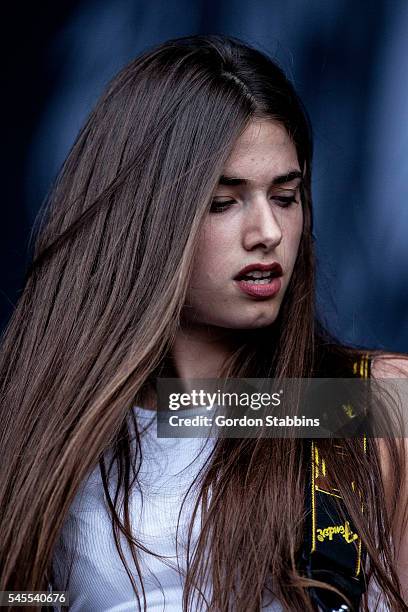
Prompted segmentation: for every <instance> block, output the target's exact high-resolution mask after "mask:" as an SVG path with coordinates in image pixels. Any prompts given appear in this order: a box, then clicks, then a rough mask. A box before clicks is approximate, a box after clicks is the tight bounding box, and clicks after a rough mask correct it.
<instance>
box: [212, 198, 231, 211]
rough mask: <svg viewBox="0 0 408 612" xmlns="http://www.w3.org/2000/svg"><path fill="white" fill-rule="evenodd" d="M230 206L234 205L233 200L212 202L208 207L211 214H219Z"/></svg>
mask: <svg viewBox="0 0 408 612" xmlns="http://www.w3.org/2000/svg"><path fill="white" fill-rule="evenodd" d="M232 204H234V200H225V201H224V202H219V201H217V200H213V201H212V202H211V206H210V212H211V213H221V212H224V211H225V210H227V209H228V208H229V207H230V206H231V205H232Z"/></svg>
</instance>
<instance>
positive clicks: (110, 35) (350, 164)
mask: <svg viewBox="0 0 408 612" xmlns="http://www.w3.org/2000/svg"><path fill="white" fill-rule="evenodd" d="M13 7H14V8H10V7H9V8H8V9H6V10H3V19H2V21H3V37H2V40H3V43H4V42H5V43H6V45H5V47H6V48H5V51H4V55H3V57H4V58H5V62H4V64H3V67H2V77H3V91H4V92H5V94H4V100H5V103H6V110H5V112H4V113H3V120H4V121H3V130H4V131H3V134H4V135H5V141H4V140H3V147H2V148H3V152H4V160H3V163H2V164H1V168H2V186H3V190H2V191H3V198H2V209H1V217H0V219H1V226H0V232H1V236H0V248H1V254H0V255H1V256H0V329H1V328H3V327H4V326H5V324H6V323H7V321H8V319H9V317H10V315H11V312H12V310H13V306H14V304H15V303H16V301H17V299H18V296H19V294H20V293H21V290H22V286H23V279H24V272H25V269H26V266H27V264H28V261H29V252H28V242H29V237H30V232H31V229H32V226H33V223H34V219H35V216H36V214H37V212H38V209H39V207H40V206H41V204H42V202H43V200H44V197H45V196H46V194H47V191H48V190H49V188H50V186H51V184H52V181H53V179H54V177H55V175H56V173H57V171H58V169H59V167H60V165H61V163H62V161H63V160H64V158H65V156H66V155H67V153H68V151H69V148H70V146H71V144H72V143H73V140H74V138H75V136H76V134H77V132H78V130H79V128H80V127H81V125H82V123H83V122H84V120H85V118H86V116H87V114H88V113H89V111H90V110H91V108H92V107H93V105H94V103H95V102H96V100H97V98H98V96H99V94H100V93H101V92H102V90H103V89H104V86H105V85H106V83H107V81H108V80H109V79H110V78H111V77H112V76H113V75H114V74H115V73H116V72H117V71H118V70H119V69H120V68H121V67H122V66H123V65H124V64H126V63H127V62H128V61H129V60H130V59H132V58H133V57H134V56H135V55H137V54H138V53H140V52H141V51H143V50H145V49H146V48H148V47H150V46H152V45H155V44H156V43H159V42H162V41H164V40H166V39H168V38H174V37H177V36H184V35H189V34H195V33H223V34H232V35H234V36H238V37H239V38H241V39H243V40H244V41H246V42H248V43H251V44H252V45H255V46H257V47H258V48H260V49H261V50H263V51H266V52H267V53H269V54H270V55H272V56H273V57H274V58H275V59H277V60H278V62H279V63H280V65H281V66H282V67H283V68H284V69H285V70H286V72H287V73H288V75H289V77H290V78H291V79H292V80H293V82H294V83H295V86H296V88H297V90H298V92H299V94H300V96H301V97H302V99H303V101H304V103H305V105H306V107H307V109H308V111H309V114H310V116H311V119H312V123H313V126H314V135H315V160H314V205H315V235H316V238H317V244H318V296H319V308H320V312H321V315H322V318H323V319H324V320H325V322H326V323H328V324H329V326H330V328H331V329H332V330H333V331H334V332H335V333H337V334H338V335H339V336H340V337H341V338H342V339H343V340H347V341H350V342H353V343H357V344H364V345H369V346H371V347H377V348H386V349H390V350H396V351H404V352H408V286H407V285H408V181H407V179H408V61H407V58H408V36H407V32H408V2H407V1H406V0H393V2H388V1H387V0H372V1H371V2H361V3H359V2H352V1H351V0H330V1H327V0H258V1H257V0H255V1H252V2H248V1H246V2H245V1H243V0H224V1H220V0H218V1H214V0H196V1H194V0H173V1H171V0H170V1H167V2H165V1H162V0H143V1H141V0H98V1H96V0H95V1H71V2H65V1H64V0H59V1H58V2H53V3H47V2H42V3H31V4H28V3H27V5H26V6H22V5H21V4H19V3H17V4H15V5H13Z"/></svg>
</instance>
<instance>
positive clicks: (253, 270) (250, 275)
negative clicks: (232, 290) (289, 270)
mask: <svg viewBox="0 0 408 612" xmlns="http://www.w3.org/2000/svg"><path fill="white" fill-rule="evenodd" d="M282 274H283V272H282V267H281V266H280V264H278V263H277V262H274V263H271V264H261V263H258V264H250V265H249V266H245V268H242V270H240V272H238V274H237V275H236V276H235V277H234V280H235V281H245V282H246V283H249V284H254V285H267V284H269V283H271V282H272V280H273V279H274V278H277V277H279V276H282Z"/></svg>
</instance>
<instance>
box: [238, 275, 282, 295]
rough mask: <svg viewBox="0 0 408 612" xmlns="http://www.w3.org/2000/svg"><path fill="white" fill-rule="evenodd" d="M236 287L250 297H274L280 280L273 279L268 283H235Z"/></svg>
mask: <svg viewBox="0 0 408 612" xmlns="http://www.w3.org/2000/svg"><path fill="white" fill-rule="evenodd" d="M235 282H236V283H237V285H238V287H239V288H240V289H241V291H243V292H244V293H246V294H247V295H251V296H252V297H259V298H266V297H272V296H273V295H276V294H277V293H278V291H279V290H280V288H281V286H282V282H281V279H280V278H279V277H275V278H273V279H272V280H271V282H270V283H251V282H250V281H246V280H240V281H235Z"/></svg>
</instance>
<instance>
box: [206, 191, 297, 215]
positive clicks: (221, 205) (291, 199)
mask: <svg viewBox="0 0 408 612" xmlns="http://www.w3.org/2000/svg"><path fill="white" fill-rule="evenodd" d="M271 200H273V201H274V202H276V203H277V204H278V206H279V207H280V208H288V207H289V206H290V205H291V204H297V203H298V201H297V200H296V197H295V194H293V195H290V196H272V197H271ZM233 204H235V200H225V201H223V202H220V201H217V200H213V201H212V202H211V206H210V212H211V213H222V212H224V211H226V210H228V208H229V207H230V206H232V205H233Z"/></svg>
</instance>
